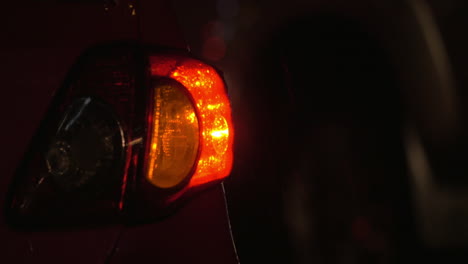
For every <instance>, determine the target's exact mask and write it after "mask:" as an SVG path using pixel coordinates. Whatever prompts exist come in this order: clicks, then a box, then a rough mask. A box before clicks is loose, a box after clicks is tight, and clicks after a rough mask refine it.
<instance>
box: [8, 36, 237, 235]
mask: <svg viewBox="0 0 468 264" xmlns="http://www.w3.org/2000/svg"><path fill="white" fill-rule="evenodd" d="M232 146H233V125H232V121H231V108H230V102H229V99H228V96H227V92H226V87H225V83H224V81H223V79H222V76H221V75H220V73H219V71H218V70H217V69H215V68H214V67H212V66H210V65H208V64H206V63H204V62H202V61H201V60H197V59H195V58H193V57H191V56H190V55H189V54H188V53H184V52H175V51H168V50H167V49H165V50H163V49H160V50H158V49H149V48H146V47H141V46H138V45H131V44H116V45H104V46H99V47H96V48H94V49H91V50H90V51H89V52H87V53H86V54H84V55H83V56H82V57H80V58H79V59H78V62H77V64H76V65H75V66H74V67H73V69H72V70H71V72H70V74H69V76H68V78H67V80H66V81H65V84H64V86H63V87H62V88H61V89H60V90H59V91H58V93H57V94H56V95H55V96H54V99H53V101H52V103H51V106H50V109H49V110H48V112H47V114H46V117H45V119H44V120H43V121H42V123H41V126H40V127H39V129H38V132H37V133H36V134H35V136H34V138H33V140H32V142H31V145H30V148H29V149H28V152H27V153H26V155H25V157H24V159H23V162H22V163H21V164H20V166H19V167H18V170H17V172H16V175H15V177H14V182H13V184H12V188H11V189H10V194H9V200H8V201H9V204H8V206H7V208H8V212H7V216H8V219H9V220H10V223H12V224H13V225H19V226H22V227H35V226H41V227H43V226H47V227H55V226H63V225H65V226H69V225H80V226H82V225H86V224H91V225H94V224H100V223H110V222H113V221H125V222H126V223H138V222H142V221H152V220H154V219H156V218H158V217H162V216H164V215H167V214H168V213H170V212H171V211H172V210H174V209H175V208H177V207H178V206H180V205H181V203H182V202H184V201H186V200H187V198H189V197H191V196H192V195H193V194H195V193H197V192H200V191H201V190H202V189H203V188H206V187H209V186H211V185H212V184H216V183H218V182H219V181H221V180H223V179H224V178H226V177H227V176H228V175H229V173H230V170H231V167H232V159H233V154H232V152H233V149H232V148H233V147H232Z"/></svg>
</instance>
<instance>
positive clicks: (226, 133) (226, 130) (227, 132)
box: [211, 129, 229, 138]
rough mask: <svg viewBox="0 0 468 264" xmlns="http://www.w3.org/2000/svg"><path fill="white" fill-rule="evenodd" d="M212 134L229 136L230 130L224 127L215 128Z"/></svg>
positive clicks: (216, 136)
mask: <svg viewBox="0 0 468 264" xmlns="http://www.w3.org/2000/svg"><path fill="white" fill-rule="evenodd" d="M211 135H212V136H213V137H215V138H220V137H227V136H229V130H228V129H224V130H214V131H212V132H211Z"/></svg>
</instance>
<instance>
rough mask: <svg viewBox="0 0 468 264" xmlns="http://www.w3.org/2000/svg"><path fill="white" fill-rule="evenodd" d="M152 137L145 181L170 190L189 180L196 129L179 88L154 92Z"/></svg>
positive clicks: (194, 117)
mask: <svg viewBox="0 0 468 264" xmlns="http://www.w3.org/2000/svg"><path fill="white" fill-rule="evenodd" d="M153 100H154V104H153V116H152V118H153V121H152V135H151V142H150V150H149V163H148V167H147V173H146V177H147V179H148V180H149V181H150V182H151V183H152V184H153V185H155V186H157V187H160V188H172V187H175V186H177V185H179V184H180V183H182V182H183V181H184V180H185V179H187V177H189V176H190V174H191V173H190V172H191V171H192V169H193V167H194V165H195V161H196V159H197V155H198V147H199V125H198V118H197V114H196V112H195V108H194V105H193V104H192V101H191V100H190V98H189V97H188V93H187V92H186V91H185V90H184V88H183V87H181V86H180V85H176V84H175V83H173V84H162V85H157V86H156V87H155V90H154V98H153Z"/></svg>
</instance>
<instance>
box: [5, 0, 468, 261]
mask: <svg viewBox="0 0 468 264" xmlns="http://www.w3.org/2000/svg"><path fill="white" fill-rule="evenodd" d="M3 10H4V14H3V15H2V17H1V18H0V32H1V34H2V42H1V47H2V49H1V50H0V59H1V63H0V65H1V68H0V72H1V73H2V74H1V75H2V79H3V82H2V83H3V87H2V88H1V91H2V95H3V98H4V100H3V102H2V104H0V120H1V122H2V124H3V126H2V129H1V130H0V131H1V134H0V136H1V138H3V141H2V142H3V144H2V145H3V148H2V149H3V155H2V161H1V162H0V169H1V171H2V175H3V176H2V177H0V193H6V190H7V189H8V186H9V184H10V182H11V177H12V174H13V171H14V169H15V166H16V165H17V163H18V162H19V160H20V158H21V156H22V154H23V152H24V151H25V149H26V147H27V144H28V141H29V139H30V138H31V137H32V135H33V134H34V131H35V129H36V128H37V126H38V124H39V122H40V120H41V119H42V117H43V115H44V113H45V110H46V108H47V106H48V104H49V102H50V100H51V98H52V95H53V94H54V92H55V91H56V90H57V89H58V87H60V85H61V83H62V81H63V79H64V78H65V77H64V76H65V75H66V73H67V71H68V70H69V66H70V65H71V64H72V63H73V62H74V60H75V59H76V58H77V57H78V56H79V54H81V52H83V50H84V49H86V48H87V47H89V46H92V45H94V44H97V43H101V42H107V41H113V40H121V39H131V40H138V41H141V42H142V43H145V44H150V45H151V44H154V45H163V46H170V47H174V48H180V49H184V48H187V47H188V48H189V49H190V50H191V52H193V54H194V55H196V56H197V57H200V58H203V59H204V60H206V61H207V62H209V63H212V64H213V65H215V66H216V67H218V68H219V69H220V70H221V71H222V72H223V73H224V77H225V79H226V82H227V85H228V89H229V95H230V98H231V102H232V108H233V118H234V122H235V124H234V125H235V137H236V143H235V160H234V168H233V171H232V174H231V176H230V177H229V178H228V179H227V180H226V182H225V183H224V189H225V193H226V204H225V201H224V197H223V196H224V194H223V189H222V188H221V186H217V187H215V188H212V189H210V190H208V191H207V192H205V193H203V194H202V195H200V196H199V197H197V198H195V199H194V200H193V201H192V202H191V203H189V204H188V205H187V206H185V207H184V208H182V209H181V210H180V212H179V213H177V214H176V215H174V216H172V217H170V218H168V219H165V220H164V221H161V222H157V223H153V224H150V225H145V226H139V227H134V228H125V227H123V226H120V225H117V226H107V227H105V228H102V229H93V230H80V231H76V230H75V231H74V230H71V231H66V232H58V231H54V232H32V233H28V232H17V231H13V230H10V229H9V228H8V227H7V226H6V225H5V223H4V222H3V220H0V241H1V243H0V248H1V250H0V262H2V263H64V262H67V263H153V262H158V263H187V262H192V263H236V261H237V259H236V252H235V251H236V250H237V254H238V255H239V259H240V261H241V262H242V263H269V262H270V263H276V262H282V263H413V262H423V261H424V262H439V263H465V262H466V258H467V250H466V248H467V245H468V243H467V241H468V225H467V223H468V208H467V206H466V205H467V204H468V203H467V202H466V201H468V200H467V197H466V196H467V195H466V194H467V192H466V184H467V177H466V175H467V174H466V168H465V167H466V164H468V163H467V162H466V160H465V157H468V156H467V155H466V154H467V153H466V148H465V146H467V145H466V142H467V140H466V133H465V132H466V125H465V124H466V123H468V122H465V121H466V120H465V119H466V114H465V112H466V107H464V105H465V100H466V95H465V94H466V92H465V88H464V87H465V86H466V84H467V82H468V80H467V77H466V76H467V74H466V73H465V71H466V69H467V66H468V65H467V61H468V60H467V59H468V57H467V56H468V53H467V51H466V48H465V47H467V44H468V38H467V36H466V26H467V24H468V17H467V16H466V15H465V14H466V11H468V5H467V3H466V2H465V1H463V0H450V1H436V0H428V1H422V0H408V1H403V0H398V1H384V0H375V1H371V0H363V1H345V0H333V1H326V0H315V1H300V0H291V1H263V0H257V1H247V0H203V1H189V0H173V1H166V0H164V1H156V0H154V1H146V0H134V1H132V0H119V1H115V2H114V1H110V0H109V1H104V0H83V1H81V0H41V1H38V0H25V1H14V2H13V1H12V2H8V3H5V4H4V6H3ZM415 131H416V132H415ZM418 144H419V145H418ZM420 145H422V146H423V149H424V150H423V153H425V156H424V155H423V157H426V159H427V161H428V163H427V162H426V163H424V162H420V161H421V155H420V154H418V153H420V152H418V150H419V148H418V146H420ZM415 153H416V154H415ZM418 155H419V156H418ZM423 160H424V159H423ZM418 162H419V163H418ZM427 164H429V165H427ZM424 166H426V167H424ZM427 171H429V172H427ZM418 175H419V176H418ZM428 175H429V176H428ZM427 179H429V180H427ZM422 180H425V181H422ZM428 182H429V183H428ZM431 184H432V185H431ZM0 202H1V204H2V206H3V204H4V203H3V197H2V200H0ZM226 206H227V209H228V211H229V217H230V225H229V223H228V221H227V215H226ZM230 228H232V235H233V239H234V242H235V245H236V248H234V247H233V245H232V243H231V242H232V241H231V233H230Z"/></svg>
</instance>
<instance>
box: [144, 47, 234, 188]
mask: <svg viewBox="0 0 468 264" xmlns="http://www.w3.org/2000/svg"><path fill="white" fill-rule="evenodd" d="M151 69H152V74H153V75H154V76H160V77H170V78H172V79H174V80H177V81H178V82H180V83H181V84H182V85H183V86H184V87H185V89H186V90H187V91H188V93H189V95H190V96H191V97H192V98H193V104H194V107H195V109H194V111H191V112H188V113H189V114H188V116H189V118H188V119H187V120H192V117H193V118H194V119H196V120H198V123H199V127H200V137H199V141H200V149H199V156H198V159H197V163H196V167H195V171H194V174H193V175H192V178H191V180H190V186H197V185H202V184H204V183H208V182H211V181H215V180H219V179H222V178H224V177H226V176H227V175H228V174H229V173H230V171H231V167H232V160H233V154H232V153H233V150H232V144H233V138H234V137H233V125H232V120H231V107H230V102H229V99H228V97H227V95H226V88H225V86H224V82H223V80H222V79H221V77H220V76H219V74H218V73H217V71H216V70H215V69H213V68H212V67H210V66H208V65H206V64H204V63H202V62H200V61H197V60H194V59H187V58H177V57H172V58H169V57H167V56H166V57H164V56H153V57H151Z"/></svg>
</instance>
